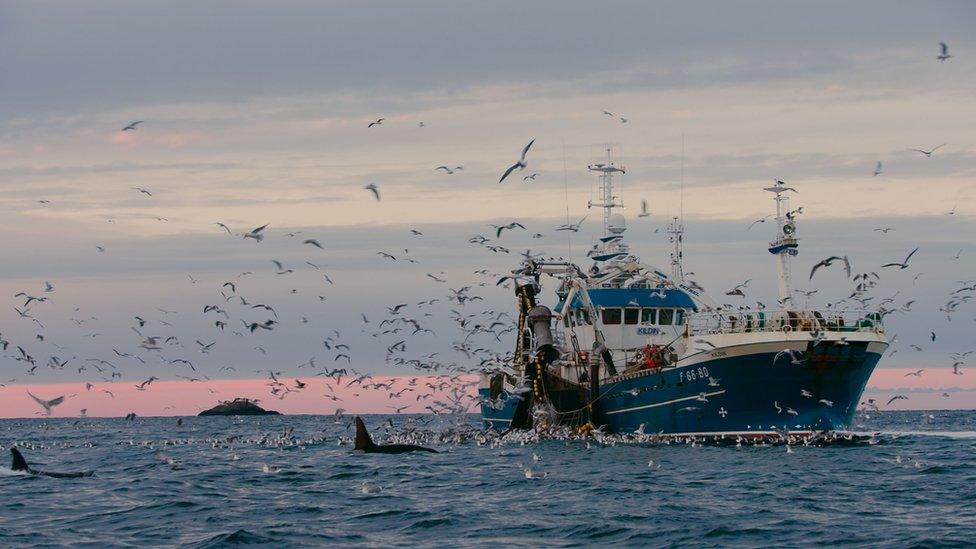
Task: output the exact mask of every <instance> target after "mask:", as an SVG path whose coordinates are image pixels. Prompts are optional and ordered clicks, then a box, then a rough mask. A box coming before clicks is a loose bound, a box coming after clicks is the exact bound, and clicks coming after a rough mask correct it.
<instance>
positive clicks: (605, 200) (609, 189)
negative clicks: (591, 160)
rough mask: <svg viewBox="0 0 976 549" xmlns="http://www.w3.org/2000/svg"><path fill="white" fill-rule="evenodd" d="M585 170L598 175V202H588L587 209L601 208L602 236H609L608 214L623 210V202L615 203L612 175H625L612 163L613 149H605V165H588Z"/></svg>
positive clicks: (622, 170) (622, 169) (620, 168)
mask: <svg viewBox="0 0 976 549" xmlns="http://www.w3.org/2000/svg"><path fill="white" fill-rule="evenodd" d="M587 168H588V169H589V170H590V171H592V172H599V173H600V201H599V202H594V201H592V200H591V201H590V202H589V204H587V208H592V207H597V208H603V236H604V237H606V236H609V235H610V233H611V232H612V231H611V227H610V213H611V211H612V210H613V209H614V208H623V207H624V204H623V202H617V197H616V196H614V194H613V174H614V173H618V172H619V173H627V172H626V171H625V170H624V168H622V167H617V166H616V165H614V163H613V149H611V148H610V147H607V161H606V162H605V163H598V164H590V165H589V166H587Z"/></svg>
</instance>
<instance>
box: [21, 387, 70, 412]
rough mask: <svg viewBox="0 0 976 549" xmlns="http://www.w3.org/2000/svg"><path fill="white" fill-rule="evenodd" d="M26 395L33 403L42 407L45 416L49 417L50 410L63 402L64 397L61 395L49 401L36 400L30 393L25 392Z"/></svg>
mask: <svg viewBox="0 0 976 549" xmlns="http://www.w3.org/2000/svg"><path fill="white" fill-rule="evenodd" d="M27 394H28V395H30V397H31V398H32V399H34V402H36V403H38V404H40V405H41V406H43V407H44V412H45V415H51V408H54V407H55V406H57V405H58V404H61V403H62V402H64V395H61V396H59V397H57V398H52V399H51V400H44V399H41V398H37V397H36V396H34V395H33V394H32V393H31V392H30V391H27Z"/></svg>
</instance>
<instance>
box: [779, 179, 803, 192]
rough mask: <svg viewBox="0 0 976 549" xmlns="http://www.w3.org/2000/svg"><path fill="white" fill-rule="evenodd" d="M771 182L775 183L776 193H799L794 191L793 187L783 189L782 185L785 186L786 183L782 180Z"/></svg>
mask: <svg viewBox="0 0 976 549" xmlns="http://www.w3.org/2000/svg"><path fill="white" fill-rule="evenodd" d="M773 181H775V182H776V186H775V187H774V188H775V189H776V190H777V191H779V192H786V191H793V192H795V193H798V192H800V191H798V190H796V189H794V188H793V187H784V185H786V181H783V180H780V179H774V180H773Z"/></svg>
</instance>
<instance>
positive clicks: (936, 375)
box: [0, 368, 976, 418]
mask: <svg viewBox="0 0 976 549" xmlns="http://www.w3.org/2000/svg"><path fill="white" fill-rule="evenodd" d="M914 371H915V370H914V369H909V368H880V369H878V370H875V372H874V374H873V375H872V376H871V381H870V382H869V383H868V388H867V393H869V396H872V397H874V398H877V399H879V400H885V401H887V399H888V398H890V397H891V396H893V395H895V394H902V393H904V394H906V396H908V397H909V399H908V400H898V401H896V402H894V403H892V405H891V406H883V408H884V409H890V410H916V409H976V376H970V375H954V374H953V373H952V370H949V369H947V368H939V369H929V370H925V371H924V372H923V373H922V375H921V376H912V375H908V374H909V372H914ZM415 377H416V378H417V382H416V385H417V388H418V391H419V392H427V391H429V389H428V388H427V387H424V384H425V383H427V382H435V383H436V382H437V381H438V380H443V379H445V378H438V377H435V376H377V377H375V378H373V382H375V383H388V382H393V383H394V384H395V387H396V388H397V389H399V388H402V387H406V386H407V383H408V380H409V379H412V378H415ZM460 380H461V381H462V382H468V383H470V384H469V385H468V387H467V391H468V392H469V394H473V393H475V392H476V384H475V383H474V382H476V381H477V376H474V375H471V376H462V377H461V378H460ZM280 381H281V382H282V383H284V384H286V385H287V386H288V387H290V388H294V386H295V378H282V379H281V380H280ZM303 381H304V382H305V383H307V384H308V386H307V387H306V388H305V389H303V390H301V391H293V392H291V393H288V394H287V396H286V397H285V398H284V399H279V398H277V397H276V396H274V395H271V394H270V393H269V392H268V391H269V386H268V379H266V378H262V379H224V380H212V381H207V382H190V381H184V380H175V381H155V382H153V383H152V384H151V385H150V386H149V388H148V389H147V390H145V391H139V390H137V389H136V387H135V385H134V384H133V383H132V382H124V381H117V382H115V383H98V384H95V385H94V386H93V387H92V389H91V390H86V389H85V384H84V383H83V382H78V383H52V384H40V383H39V384H17V385H7V386H3V387H0V417H2V418H25V417H39V415H42V414H43V410H42V409H41V407H40V406H38V405H37V404H36V403H34V402H33V401H32V400H31V399H30V397H29V396H28V395H27V391H28V390H29V391H31V392H32V393H33V394H35V395H36V396H38V397H39V398H43V399H52V398H55V397H57V396H60V395H67V397H68V398H66V399H65V402H64V403H63V404H61V405H60V406H57V407H55V408H54V412H53V413H52V414H51V416H52V417H76V416H78V415H79V413H80V410H82V409H87V411H88V415H89V416H93V417H119V416H124V415H126V414H128V413H129V412H134V413H136V414H137V415H139V416H187V415H196V414H197V413H199V412H200V411H202V410H204V409H207V408H210V407H212V406H214V405H216V404H217V403H218V402H220V401H222V400H230V399H233V398H235V397H248V398H254V399H258V400H260V404H261V406H262V407H264V408H266V409H270V410H277V411H279V412H281V413H283V414H323V415H328V414H333V413H335V411H336V409H338V408H342V409H343V410H345V411H346V412H348V413H394V409H393V408H394V407H395V406H408V408H407V409H406V410H403V412H404V413H427V412H429V411H428V410H426V408H425V407H426V406H428V405H429V404H430V403H431V402H432V401H433V400H437V399H439V398H440V397H441V393H437V394H436V395H435V396H434V397H432V398H431V399H427V400H420V401H417V400H416V395H417V394H418V392H407V393H405V394H404V395H403V396H402V397H400V398H394V399H391V398H389V397H388V393H387V392H386V391H380V390H375V389H369V390H363V389H361V388H360V387H358V386H354V387H352V388H350V389H337V390H336V395H337V396H338V397H339V398H340V399H341V400H339V401H333V400H331V399H330V398H326V396H325V394H326V391H325V388H324V384H325V383H326V382H327V381H329V380H328V378H307V377H306V378H304V379H303ZM331 384H332V385H336V384H335V383H334V382H331ZM103 389H107V390H109V391H111V392H112V393H113V394H114V398H113V397H112V396H110V395H108V394H106V393H103V392H102V390H103ZM211 390H212V391H213V392H211ZM923 391H925V392H923ZM943 392H947V393H949V394H950V396H949V397H944V396H943ZM472 402H473V401H472ZM882 404H883V402H882ZM471 409H472V411H476V409H475V408H474V407H472V408H471Z"/></svg>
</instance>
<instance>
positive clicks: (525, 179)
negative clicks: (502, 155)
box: [522, 173, 539, 181]
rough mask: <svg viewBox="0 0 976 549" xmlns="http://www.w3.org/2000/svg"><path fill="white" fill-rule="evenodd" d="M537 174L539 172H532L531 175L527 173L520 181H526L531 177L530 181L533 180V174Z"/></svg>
mask: <svg viewBox="0 0 976 549" xmlns="http://www.w3.org/2000/svg"><path fill="white" fill-rule="evenodd" d="M537 175H539V174H537V173H533V174H532V175H527V176H525V177H523V178H522V181H528V180H530V179H531V180H532V181H535V176H537Z"/></svg>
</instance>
